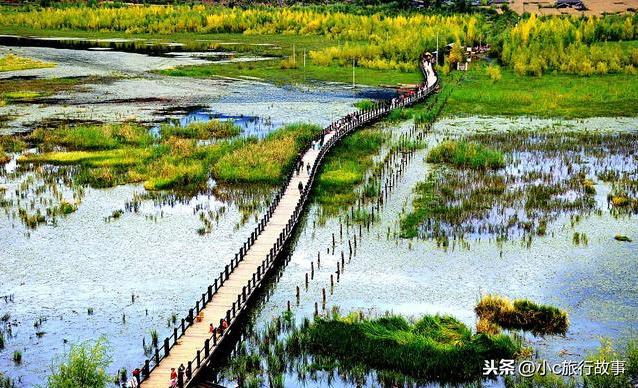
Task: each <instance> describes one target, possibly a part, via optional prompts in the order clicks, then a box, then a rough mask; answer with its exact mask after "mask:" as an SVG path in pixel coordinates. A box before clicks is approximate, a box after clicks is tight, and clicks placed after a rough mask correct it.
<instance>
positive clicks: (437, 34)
mask: <svg viewBox="0 0 638 388" xmlns="http://www.w3.org/2000/svg"><path fill="white" fill-rule="evenodd" d="M436 64H437V65H438V64H439V32H438V31H437V33H436Z"/></svg>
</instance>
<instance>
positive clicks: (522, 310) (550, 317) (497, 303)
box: [474, 295, 569, 335]
mask: <svg viewBox="0 0 638 388" xmlns="http://www.w3.org/2000/svg"><path fill="white" fill-rule="evenodd" d="M474 311H475V312H476V315H477V316H478V317H479V318H480V319H484V320H487V321H489V322H492V323H494V324H496V325H498V326H500V327H502V328H503V329H508V330H524V331H529V332H532V333H533V334H535V335H539V334H540V335H546V334H561V335H564V334H565V333H567V328H568V327H569V319H568V318H567V313H566V312H564V311H562V310H560V309H558V308H556V307H554V306H548V305H540V304H537V303H534V302H532V301H530V300H527V299H516V300H514V301H510V300H509V299H508V298H505V297H502V296H499V295H485V296H483V297H482V298H481V300H480V301H479V303H478V304H477V305H476V307H475V308H474Z"/></svg>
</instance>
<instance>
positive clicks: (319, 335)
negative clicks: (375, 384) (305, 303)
mask: <svg viewBox="0 0 638 388" xmlns="http://www.w3.org/2000/svg"><path fill="white" fill-rule="evenodd" d="M298 336H299V338H298V340H299V341H300V343H301V344H302V346H303V348H305V349H306V350H307V351H309V352H310V353H311V354H320V355H327V356H330V357H333V358H336V359H337V360H339V363H340V365H350V366H353V365H357V364H361V365H364V366H365V367H367V368H373V369H376V370H395V371H400V372H402V373H405V374H407V375H411V376H415V377H420V378H436V379H437V380H438V381H467V380H472V379H474V378H476V377H478V376H480V371H481V368H482V365H483V360H486V359H501V358H515V357H516V355H517V353H518V352H519V351H520V350H521V345H520V343H518V342H517V341H515V340H513V339H512V338H511V337H509V336H507V335H503V334H496V335H490V334H484V333H479V334H472V332H471V330H470V329H469V328H468V327H467V326H465V325H464V324H463V323H461V322H460V321H458V320H456V319H455V318H452V317H450V316H438V315H436V316H429V315H426V316H423V317H422V318H420V319H419V320H417V321H416V322H414V323H411V322H408V321H407V320H406V319H405V318H403V317H401V316H395V315H388V316H384V317H381V318H375V319H365V318H361V315H360V314H359V313H355V314H351V315H348V316H336V317H331V318H324V317H320V318H317V319H315V321H313V322H312V323H311V324H310V325H308V326H307V327H305V328H302V329H301V331H300V333H299V334H298ZM293 340H294V339H293Z"/></svg>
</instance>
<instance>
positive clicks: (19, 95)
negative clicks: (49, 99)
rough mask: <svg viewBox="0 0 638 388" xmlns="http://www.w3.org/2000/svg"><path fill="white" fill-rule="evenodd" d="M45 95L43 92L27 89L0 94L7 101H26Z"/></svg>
mask: <svg viewBox="0 0 638 388" xmlns="http://www.w3.org/2000/svg"><path fill="white" fill-rule="evenodd" d="M44 96H46V93H44V92H34V91H28V90H22V91H16V92H7V93H4V94H3V95H2V98H4V99H5V100H6V101H7V102H27V101H33V100H36V99H38V98H40V97H44Z"/></svg>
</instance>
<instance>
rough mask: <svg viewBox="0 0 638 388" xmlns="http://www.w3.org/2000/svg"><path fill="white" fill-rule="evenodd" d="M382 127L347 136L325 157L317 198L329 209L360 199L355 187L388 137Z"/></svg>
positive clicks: (316, 193)
mask: <svg viewBox="0 0 638 388" xmlns="http://www.w3.org/2000/svg"><path fill="white" fill-rule="evenodd" d="M388 138H389V135H388V134H387V133H384V132H383V131H382V130H381V129H379V128H369V129H364V130H361V131H358V132H355V133H353V134H352V135H350V136H348V137H346V138H345V139H343V141H342V142H341V143H340V144H338V145H337V146H336V147H335V148H334V149H333V150H332V151H331V152H330V154H329V155H328V156H327V157H326V158H325V160H324V165H323V167H322V168H321V173H320V174H319V177H318V179H317V184H316V187H315V191H314V192H315V195H316V196H315V198H316V200H317V202H319V203H320V204H321V205H323V206H324V208H325V209H326V210H328V211H329V212H330V211H332V212H334V211H337V210H338V209H340V208H343V207H346V206H349V205H351V204H353V203H354V202H356V200H357V195H356V193H355V191H354V190H355V188H356V187H357V186H359V185H361V184H362V183H364V180H365V174H366V171H367V170H368V169H370V168H371V167H372V165H373V161H372V157H373V156H374V155H376V154H377V153H378V152H379V150H380V149H381V146H382V145H383V144H384V143H385V142H386V141H387V140H388Z"/></svg>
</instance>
